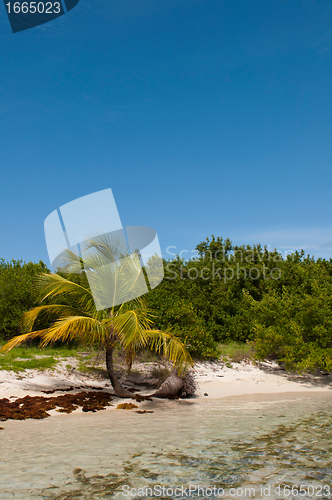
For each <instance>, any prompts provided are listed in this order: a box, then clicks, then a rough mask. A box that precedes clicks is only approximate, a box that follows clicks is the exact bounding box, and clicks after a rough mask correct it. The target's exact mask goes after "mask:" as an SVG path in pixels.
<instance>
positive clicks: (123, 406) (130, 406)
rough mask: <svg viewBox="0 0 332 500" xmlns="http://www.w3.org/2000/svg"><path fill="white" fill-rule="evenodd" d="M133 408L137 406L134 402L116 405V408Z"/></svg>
mask: <svg viewBox="0 0 332 500" xmlns="http://www.w3.org/2000/svg"><path fill="white" fill-rule="evenodd" d="M133 408H138V406H137V405H135V404H134V403H120V404H119V405H118V406H117V409H118V410H132V409H133Z"/></svg>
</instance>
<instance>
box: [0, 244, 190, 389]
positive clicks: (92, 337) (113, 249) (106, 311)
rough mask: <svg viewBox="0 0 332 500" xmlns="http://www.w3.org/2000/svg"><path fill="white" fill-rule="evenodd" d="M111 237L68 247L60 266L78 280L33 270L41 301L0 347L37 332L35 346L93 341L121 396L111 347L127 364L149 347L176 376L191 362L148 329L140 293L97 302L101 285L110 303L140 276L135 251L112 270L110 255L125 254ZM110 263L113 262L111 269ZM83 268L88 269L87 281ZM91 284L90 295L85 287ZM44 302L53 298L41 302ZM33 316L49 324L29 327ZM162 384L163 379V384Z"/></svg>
mask: <svg viewBox="0 0 332 500" xmlns="http://www.w3.org/2000/svg"><path fill="white" fill-rule="evenodd" d="M111 240H112V239H111V238H110V237H109V236H107V235H95V236H93V237H90V238H89V239H88V241H87V244H86V248H85V251H89V252H90V253H89V254H88V256H87V257H85V258H84V259H83V258H82V256H79V255H76V254H74V253H73V252H72V251H70V250H66V251H65V252H64V254H63V262H65V263H66V264H65V266H64V269H65V270H66V271H67V272H70V273H72V272H76V273H77V272H80V273H81V279H79V280H77V279H76V280H75V281H74V275H73V274H69V276H68V277H65V276H63V273H61V274H58V273H42V274H40V275H39V277H38V278H37V280H36V283H35V293H36V298H37V300H38V301H39V303H40V304H41V305H39V306H37V307H34V308H33V309H31V310H29V311H28V312H26V313H25V314H23V316H22V319H21V329H22V331H23V332H24V333H22V334H21V335H18V336H16V337H14V338H13V339H11V340H10V341H9V342H7V344H5V345H4V346H3V347H2V349H1V351H2V352H8V351H10V350H11V349H12V348H13V347H15V346H18V345H19V344H21V343H22V342H24V341H26V340H28V339H33V338H37V337H39V338H40V339H41V344H40V345H41V347H44V346H46V345H47V344H52V343H54V342H58V341H62V342H69V341H72V340H76V341H81V342H82V343H85V344H94V345H96V344H97V345H99V346H100V347H101V348H103V349H104V350H105V353H106V366H107V371H108V375H109V378H110V380H111V383H112V385H113V388H114V391H115V393H116V395H117V396H119V397H121V398H126V397H132V393H131V392H129V391H128V390H126V389H125V388H124V387H123V386H122V384H121V383H120V381H119V380H118V378H117V376H116V374H115V370H114V364H113V353H114V349H115V347H116V346H121V347H122V348H123V349H124V351H125V354H126V363H127V365H128V367H129V368H130V367H131V364H132V362H133V360H134V358H135V355H136V353H137V351H138V350H141V349H143V348H149V349H152V350H154V351H155V352H157V353H161V354H162V355H163V356H164V357H166V358H167V359H169V360H170V361H171V362H172V363H173V366H174V368H175V370H176V373H177V374H179V375H180V376H181V375H183V374H185V373H186V371H188V368H189V367H190V366H192V364H193V361H192V359H191V357H190V355H189V353H188V352H187V350H186V348H185V346H184V345H183V343H182V342H181V341H180V340H179V339H178V338H176V337H175V336H174V335H172V333H171V332H170V331H165V332H162V331H160V330H156V329H153V328H152V325H153V320H152V318H153V316H152V313H151V311H150V310H149V309H148V308H147V307H146V304H145V302H144V300H143V299H142V298H141V297H140V298H135V299H133V300H131V301H128V302H125V303H122V304H120V305H113V306H112V307H109V308H102V305H100V304H99V302H98V300H99V299H98V297H99V298H100V297H103V293H104V295H105V293H106V292H108V291H109V289H108V290H106V288H107V286H109V283H110V282H112V287H111V290H112V293H113V295H112V299H113V303H116V302H119V297H123V298H124V299H125V298H126V297H128V294H129V295H130V291H131V290H132V289H133V288H134V287H136V290H137V283H138V281H139V280H138V277H137V276H139V274H140V276H141V277H142V273H141V267H140V263H139V257H138V255H131V256H130V257H131V259H130V261H129V264H128V262H127V263H125V265H124V266H122V269H120V268H119V267H118V268H116V269H117V272H114V265H115V263H116V262H117V261H116V258H118V257H119V256H120V257H122V258H123V257H125V256H126V254H125V253H124V252H123V251H120V250H121V248H120V247H121V244H120V243H119V241H118V242H117V243H116V244H115V243H114V241H111ZM91 249H92V250H93V252H92V253H91ZM122 250H123V249H122ZM127 255H128V254H127ZM126 260H128V259H125V261H126ZM83 262H84V269H83V270H82V267H83ZM110 264H112V265H113V268H112V266H111V268H112V269H113V271H111V272H110ZM128 265H129V268H128ZM128 269H129V271H128ZM62 271H63V269H62ZM134 271H135V272H136V274H135V272H134ZM87 273H90V276H89V281H88V280H87ZM133 276H134V278H135V279H134V280H133V279H132V278H133ZM128 277H130V278H131V280H129V279H128ZM76 281H79V282H78V283H77V282H76ZM91 283H92V286H93V289H94V294H92V292H91V286H90V285H91ZM96 294H97V298H96ZM106 295H107V294H106ZM108 295H109V294H108ZM59 299H64V302H65V303H64V304H61V303H59ZM45 301H47V302H53V303H51V304H49V303H48V304H43V302H45ZM37 319H38V320H42V321H44V322H45V321H47V324H48V325H49V326H48V327H47V328H45V329H39V330H38V329H37V330H34V325H35V323H36V320H37ZM171 382H172V380H171ZM173 382H174V375H173ZM168 385H169V383H168ZM168 385H167V384H166V386H167V387H168ZM156 396H158V391H157V393H156Z"/></svg>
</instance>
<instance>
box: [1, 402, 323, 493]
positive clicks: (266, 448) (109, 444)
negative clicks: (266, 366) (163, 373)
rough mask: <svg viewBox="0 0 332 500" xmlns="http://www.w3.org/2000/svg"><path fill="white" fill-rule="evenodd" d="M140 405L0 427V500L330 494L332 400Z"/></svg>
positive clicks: (7, 424)
mask: <svg viewBox="0 0 332 500" xmlns="http://www.w3.org/2000/svg"><path fill="white" fill-rule="evenodd" d="M140 409H153V410H154V413H152V414H137V413H134V412H133V411H125V410H116V411H112V410H111V411H110V410H106V411H102V412H99V413H94V414H84V413H74V414H71V415H60V414H59V415H57V416H55V417H50V418H48V419H45V420H41V421H37V420H28V421H24V422H19V421H18V422H17V421H15V422H14V421H7V422H5V423H3V424H2V426H3V427H5V430H3V431H0V432H1V434H0V438H1V446H0V449H1V458H0V499H1V500H2V499H5V500H7V499H12V498H14V499H22V500H29V499H36V500H41V499H51V500H65V499H66V500H67V499H68V500H69V499H72V498H75V499H76V498H77V499H78V498H79V499H87V500H94V499H101V498H102V499H113V498H117V499H119V500H120V499H121V500H122V499H124V498H142V497H141V496H139V493H143V492H144V493H147V497H148V498H153V497H155V498H187V496H186V494H187V495H189V489H187V491H186V488H189V487H190V486H191V498H247V499H248V498H253V497H255V498H261V497H264V498H275V499H277V498H280V497H281V498H290V499H300V498H317V499H319V498H332V425H331V424H332V394H329V393H316V394H308V393H293V394H291V393H285V394H278V395H273V396H271V395H262V394H260V395H251V396H245V397H243V396H241V397H232V398H224V399H219V400H209V399H208V398H204V400H203V401H202V400H200V401H195V400H188V401H185V400H183V401H154V402H151V403H150V402H144V403H141V404H140ZM278 485H279V487H280V490H278V489H277V488H278ZM198 486H199V487H200V488H201V489H200V491H199V494H198V492H197V487H198ZM292 486H293V492H292V491H291V488H292ZM296 486H297V487H299V488H300V487H301V486H302V489H301V490H298V491H297V489H296V488H295V487H296ZM162 487H164V491H163V490H162ZM181 487H183V488H184V489H183V492H182V491H181V490H179V489H177V490H176V489H175V488H181ZM329 487H330V488H331V492H330V491H329ZM138 488H143V490H141V491H139V490H137V489H138ZM167 488H168V490H167ZM195 488H196V490H195ZM209 488H210V489H209ZM213 488H215V490H214V493H213ZM231 488H233V489H234V490H231ZM246 488H247V489H246ZM261 488H265V490H261ZM218 489H219V496H218ZM222 489H223V492H222ZM128 493H132V496H128ZM151 493H152V494H151ZM182 493H183V494H182ZM263 493H265V494H263ZM288 493H289V494H288Z"/></svg>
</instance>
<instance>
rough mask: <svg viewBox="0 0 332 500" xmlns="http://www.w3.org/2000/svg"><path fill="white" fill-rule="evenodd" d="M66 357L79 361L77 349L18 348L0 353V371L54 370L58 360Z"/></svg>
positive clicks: (66, 347)
mask: <svg viewBox="0 0 332 500" xmlns="http://www.w3.org/2000/svg"><path fill="white" fill-rule="evenodd" d="M81 350H82V349H81ZM68 357H75V358H78V359H80V350H79V348H78V347H68V346H66V345H63V346H59V347H58V346H57V347H50V346H48V347H44V348H42V349H41V348H39V347H34V346H20V347H15V348H14V349H12V350H11V351H9V352H7V353H5V354H3V353H0V370H7V371H10V370H12V371H14V372H20V371H24V370H28V369H37V370H51V369H53V368H55V366H56V364H57V363H58V361H59V358H64V359H66V358H68ZM85 359H86V358H85Z"/></svg>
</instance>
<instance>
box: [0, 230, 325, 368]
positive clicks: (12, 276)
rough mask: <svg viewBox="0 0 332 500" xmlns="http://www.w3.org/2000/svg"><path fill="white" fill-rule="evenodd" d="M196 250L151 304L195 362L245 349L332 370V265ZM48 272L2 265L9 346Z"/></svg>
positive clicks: (170, 267) (256, 251)
mask: <svg viewBox="0 0 332 500" xmlns="http://www.w3.org/2000/svg"><path fill="white" fill-rule="evenodd" d="M196 249H197V252H198V257H197V258H193V259H190V260H187V261H185V260H183V259H181V258H179V257H175V258H174V259H173V260H168V261H166V260H165V261H164V270H165V278H164V280H163V282H162V283H161V284H160V285H159V286H158V287H157V288H155V289H154V290H152V291H151V292H150V293H149V294H148V295H147V296H146V297H147V300H148V306H149V307H150V308H151V309H152V310H153V312H154V315H155V318H154V320H155V326H156V327H157V328H159V329H161V330H165V329H168V328H172V332H173V333H174V334H175V335H176V336H178V337H180V338H181V339H182V340H183V341H184V343H185V344H186V346H187V347H188V349H189V351H190V353H191V354H192V355H194V356H195V357H216V356H220V355H222V356H227V355H228V354H227V352H228V350H229V349H230V348H229V349H228V350H227V348H226V347H225V345H228V346H231V345H238V344H239V343H240V344H243V345H244V347H243V359H246V358H247V357H250V356H253V355H254V356H256V359H261V360H262V359H265V358H269V359H275V360H277V361H278V362H280V363H284V364H285V365H286V367H288V368H293V369H297V370H306V369H316V368H320V369H322V370H327V371H331V370H332V260H331V259H330V260H328V261H327V260H323V259H317V260H314V259H313V258H311V257H309V256H305V255H304V252H303V251H301V252H295V253H294V254H292V255H288V256H286V257H285V256H282V255H281V254H280V253H278V252H277V251H272V252H270V251H268V249H267V248H266V247H261V246H260V245H254V246H249V245H247V246H233V245H232V243H231V241H230V240H228V239H226V240H223V239H222V238H218V237H217V238H215V237H214V236H212V238H211V239H207V240H206V241H204V242H202V243H200V244H199V245H198V246H197V247H196ZM151 265H153V263H152V264H151ZM41 270H42V271H44V272H45V265H44V264H43V263H41V262H40V263H39V264H32V263H29V264H22V263H17V262H14V261H13V262H12V263H5V262H4V261H1V265H0V332H1V334H2V336H5V338H9V337H11V336H13V335H16V334H17V333H18V332H17V325H18V322H19V318H20V315H21V313H22V312H23V311H24V310H27V309H29V308H31V307H32V306H34V305H35V304H34V302H33V298H32V296H31V283H32V280H33V278H34V276H35V275H36V274H38V272H40V271H41ZM77 279H83V278H81V277H80V278H79V277H78V278H77ZM235 343H236V344H235ZM221 345H222V346H223V347H222V349H221V348H220V346H221ZM236 349H237V353H239V349H238V347H237V348H236ZM253 353H254V354H253ZM249 355H250V356H249ZM237 356H239V359H240V358H241V356H242V355H241V354H237Z"/></svg>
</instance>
